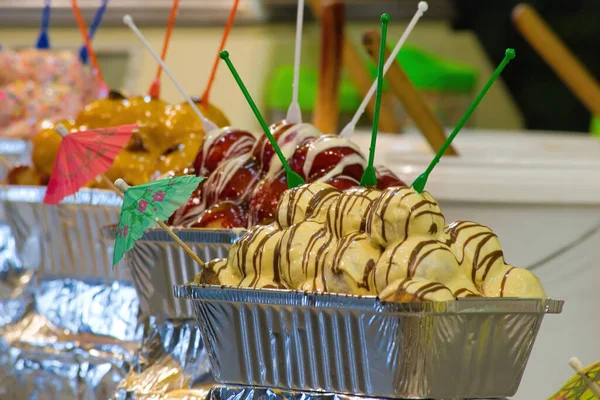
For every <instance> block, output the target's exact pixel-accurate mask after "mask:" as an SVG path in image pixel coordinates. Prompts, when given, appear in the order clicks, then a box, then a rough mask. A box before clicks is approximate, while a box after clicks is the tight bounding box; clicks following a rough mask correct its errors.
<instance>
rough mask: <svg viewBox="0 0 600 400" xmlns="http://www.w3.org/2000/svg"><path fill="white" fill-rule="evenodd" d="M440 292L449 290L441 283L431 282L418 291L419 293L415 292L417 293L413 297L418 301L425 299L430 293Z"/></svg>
mask: <svg viewBox="0 0 600 400" xmlns="http://www.w3.org/2000/svg"><path fill="white" fill-rule="evenodd" d="M440 290H448V288H447V287H446V286H444V285H442V284H441V283H438V282H430V283H427V284H425V285H423V286H421V287H420V288H419V289H417V291H415V293H414V294H413V297H415V298H417V299H425V296H426V295H428V294H430V293H435V292H439V291H440Z"/></svg>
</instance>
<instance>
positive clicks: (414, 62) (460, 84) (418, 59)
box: [369, 45, 478, 93]
mask: <svg viewBox="0 0 600 400" xmlns="http://www.w3.org/2000/svg"><path fill="white" fill-rule="evenodd" d="M396 60H397V61H398V62H399V63H400V65H401V66H402V69H403V70H404V72H405V73H406V75H407V76H408V78H409V79H410V81H411V83H412V84H413V85H415V87H416V88H417V89H419V90H427V91H439V92H455V93H457V92H459V93H470V92H472V91H474V90H475V87H476V86H477V76H478V73H477V70H476V69H475V68H473V67H470V66H468V65H466V64H462V63H458V62H456V61H450V60H444V59H443V58H441V57H438V56H436V55H434V54H431V53H428V52H426V51H423V50H421V49H418V48H416V47H413V46H410V45H404V47H403V48H402V50H400V52H399V53H398V56H397V57H396ZM369 61H370V60H369ZM369 70H370V72H371V75H372V76H373V80H374V79H375V77H376V76H377V67H376V66H375V64H374V63H373V62H369Z"/></svg>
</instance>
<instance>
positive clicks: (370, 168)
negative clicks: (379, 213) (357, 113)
mask: <svg viewBox="0 0 600 400" xmlns="http://www.w3.org/2000/svg"><path fill="white" fill-rule="evenodd" d="M389 22H390V16H389V15H388V14H383V15H382V16H381V41H380V45H379V61H378V63H377V94H376V96H375V115H374V116H373V130H372V132H371V147H369V164H368V165H367V168H365V172H364V173H363V176H362V178H360V185H361V186H377V173H376V172H375V167H374V164H375V147H376V144H377V130H378V128H379V109H380V107H381V92H382V91H383V62H384V61H383V60H384V56H385V43H386V41H385V39H386V37H387V26H388V23H389Z"/></svg>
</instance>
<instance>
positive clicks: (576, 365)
mask: <svg viewBox="0 0 600 400" xmlns="http://www.w3.org/2000/svg"><path fill="white" fill-rule="evenodd" d="M569 366H570V367H571V368H573V370H575V372H577V373H578V374H579V376H581V378H582V379H583V381H584V382H585V385H586V386H587V387H588V389H589V390H590V392H592V393H593V394H594V396H596V397H597V398H598V399H600V385H598V384H597V383H596V382H594V381H592V380H591V379H590V378H589V377H588V376H587V375H586V374H585V371H584V368H583V364H582V363H581V361H579V359H578V358H577V357H573V358H571V359H570V360H569Z"/></svg>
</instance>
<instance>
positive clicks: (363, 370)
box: [174, 285, 563, 399]
mask: <svg viewBox="0 0 600 400" xmlns="http://www.w3.org/2000/svg"><path fill="white" fill-rule="evenodd" d="M174 293H175V295H176V296H177V297H180V298H183V299H188V300H190V302H191V303H192V304H193V306H194V312H195V314H196V317H197V318H198V320H199V323H200V326H201V329H202V338H203V340H204V343H205V345H206V347H207V351H208V353H209V356H210V360H211V365H212V370H213V374H214V376H215V379H216V380H217V381H218V382H219V383H228V384H239V385H250V386H262V387H278V388H283V389H288V390H300V391H303V390H308V391H317V392H334V393H347V394H356V395H362V396H370V397H388V398H412V399H429V398H432V399H446V398H448V399H458V398H488V397H489V398H496V397H510V396H512V395H514V394H515V393H516V391H517V388H518V386H519V383H520V381H521V377H522V375H523V371H524V369H525V365H526V364H527V360H528V358H529V355H530V353H531V350H532V347H533V344H534V341H535V338H536V336H537V333H538V331H539V329H540V325H541V323H542V319H543V317H544V315H545V314H548V313H550V314H555V313H560V312H562V306H563V302H562V301H558V300H539V299H460V300H454V301H451V302H426V303H383V302H380V301H379V300H378V299H377V298H376V297H373V296H363V297H359V296H353V295H336V294H329V293H326V294H319V293H302V292H296V291H288V290H254V289H243V288H227V287H224V288H222V287H220V286H208V285H207V286H203V287H198V286H177V287H175V288H174Z"/></svg>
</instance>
